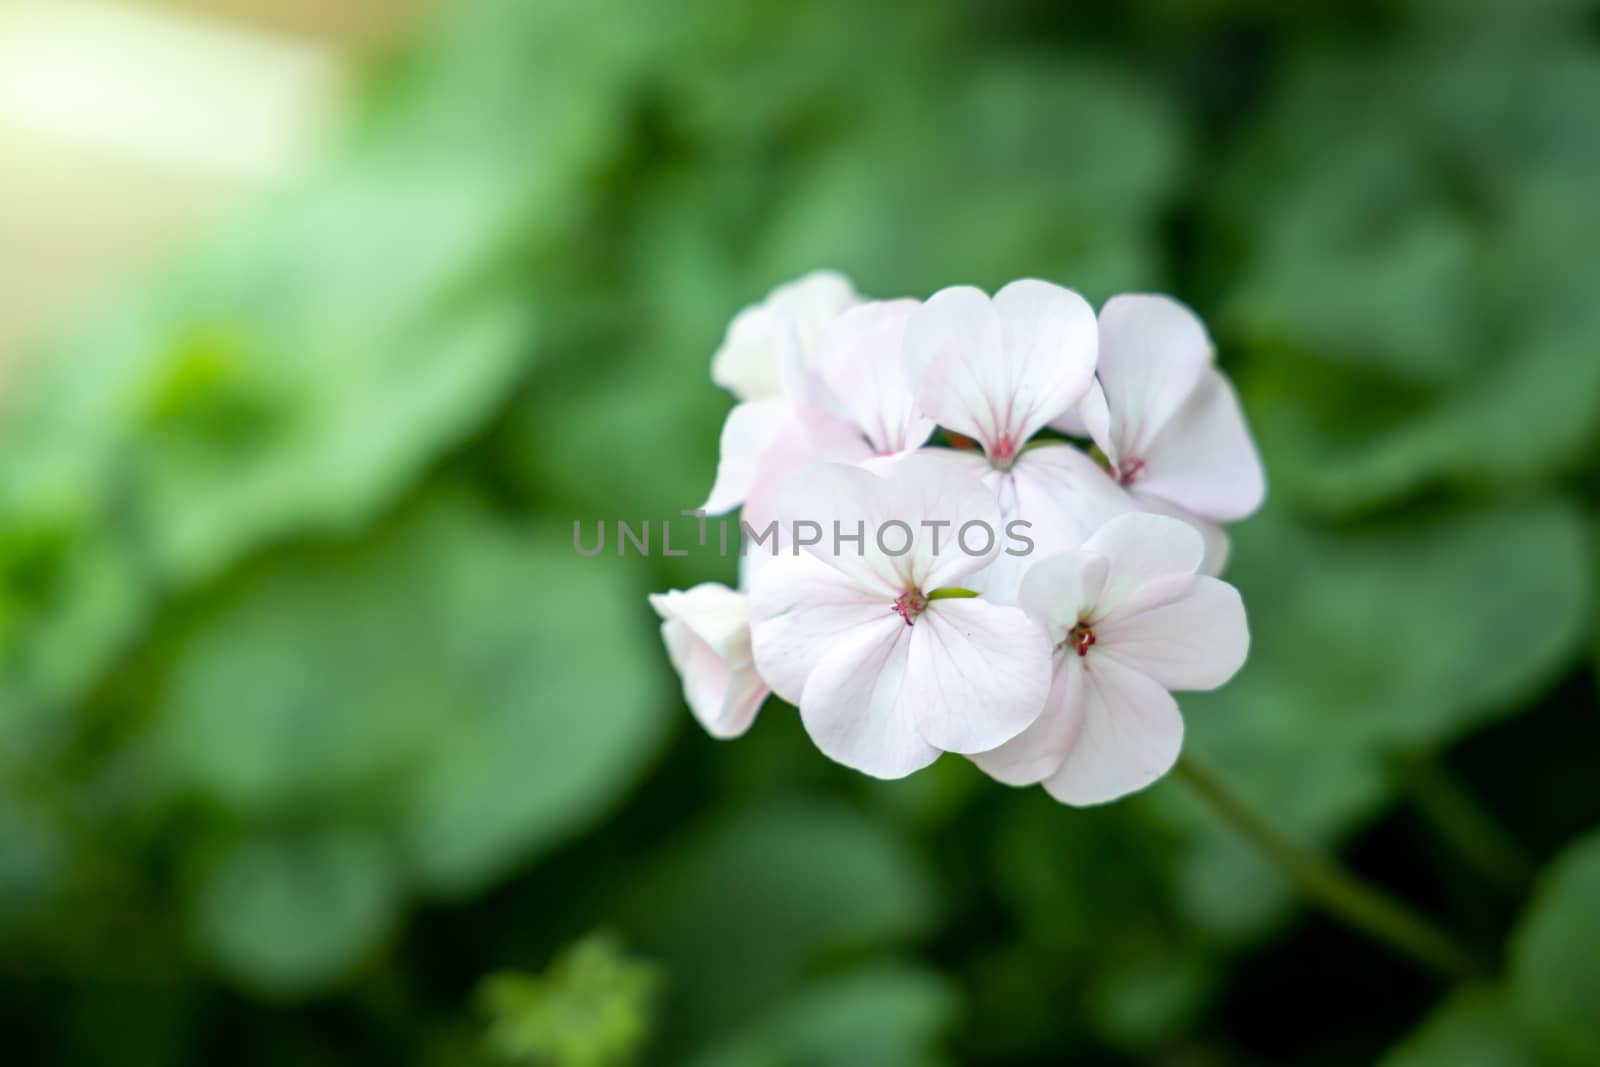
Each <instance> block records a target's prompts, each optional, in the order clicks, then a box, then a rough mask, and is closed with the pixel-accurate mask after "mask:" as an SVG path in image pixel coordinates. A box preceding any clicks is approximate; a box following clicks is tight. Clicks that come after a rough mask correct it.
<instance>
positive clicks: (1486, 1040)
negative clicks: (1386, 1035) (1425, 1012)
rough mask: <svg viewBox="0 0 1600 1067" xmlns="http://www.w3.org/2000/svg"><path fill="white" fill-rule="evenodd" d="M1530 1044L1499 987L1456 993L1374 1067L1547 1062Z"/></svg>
mask: <svg viewBox="0 0 1600 1067" xmlns="http://www.w3.org/2000/svg"><path fill="white" fill-rule="evenodd" d="M1548 1065H1549V1061H1548V1060H1546V1059H1543V1058H1541V1057H1540V1056H1538V1055H1537V1054H1536V1053H1535V1052H1534V1051H1533V1050H1532V1048H1531V1047H1530V1044H1529V1042H1528V1040H1527V1038H1526V1036H1525V1035H1523V1034H1522V1033H1521V1032H1520V1031H1519V1029H1518V1026H1517V1021H1516V1019H1515V1017H1514V1016H1513V1015H1512V1013H1511V1011H1510V1010H1509V1008H1508V1006H1507V1005H1506V998H1505V994H1504V991H1502V990H1501V989H1499V988H1480V989H1469V990H1467V991H1465V992H1463V993H1458V994H1457V995H1455V996H1454V997H1452V998H1451V999H1450V1000H1448V1001H1446V1002H1445V1004H1444V1006H1443V1007H1441V1008H1439V1009H1438V1010H1437V1011H1435V1012H1434V1013H1433V1014H1432V1015H1430V1016H1429V1017H1428V1019H1427V1021H1426V1022H1424V1023H1423V1024H1422V1026H1420V1027H1418V1028H1417V1030H1416V1032H1414V1033H1413V1034H1412V1035H1411V1036H1410V1037H1408V1038H1406V1039H1405V1040H1404V1041H1403V1042H1401V1043H1400V1045H1398V1046H1397V1047H1396V1048H1395V1049H1394V1050H1393V1051H1391V1052H1390V1053H1389V1055H1387V1056H1385V1057H1384V1059H1383V1061H1382V1063H1381V1064H1380V1065H1379V1067H1548Z"/></svg>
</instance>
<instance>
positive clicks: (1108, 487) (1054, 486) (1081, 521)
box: [983, 445, 1139, 604]
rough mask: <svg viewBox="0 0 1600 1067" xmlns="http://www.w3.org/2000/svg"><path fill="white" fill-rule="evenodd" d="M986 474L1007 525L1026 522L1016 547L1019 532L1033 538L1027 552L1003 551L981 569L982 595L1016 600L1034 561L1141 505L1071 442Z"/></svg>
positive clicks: (1030, 451)
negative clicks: (1007, 552) (985, 567)
mask: <svg viewBox="0 0 1600 1067" xmlns="http://www.w3.org/2000/svg"><path fill="white" fill-rule="evenodd" d="M986 480H987V481H989V483H990V484H991V485H994V486H995V487H996V488H997V493H998V496H999V499H1000V511H1001V518H1002V520H1003V521H1004V522H1005V524H1006V527H1007V529H1008V530H1009V529H1011V528H1012V524H1013V523H1015V522H1021V523H1025V524H1026V525H1025V526H1022V527H1017V528H1016V531H1017V533H1018V534H1019V537H1018V539H1017V543H1018V547H1021V545H1022V543H1021V540H1020V536H1026V537H1027V539H1028V540H1029V541H1031V542H1032V543H1033V547H1032V548H1031V549H1030V550H1029V551H1028V552H1027V554H1026V555H1016V556H1012V555H1006V554H1004V553H1002V555H1001V556H1000V557H998V558H997V559H996V560H995V563H994V566H992V567H991V568H990V569H989V571H988V572H987V573H986V574H985V575H984V580H983V591H984V595H985V596H987V597H989V598H990V599H992V600H995V601H997V602H999V603H1002V604H1010V603H1015V602H1016V598H1017V590H1018V588H1019V587H1020V585H1021V582H1022V576H1023V575H1024V574H1025V573H1026V572H1027V570H1028V568H1029V567H1030V566H1032V564H1033V563H1034V561H1036V560H1038V559H1039V558H1041V557H1042V556H1046V555H1050V554H1052V553H1055V552H1061V551H1065V550H1067V549H1073V548H1077V547H1078V546H1080V545H1082V544H1083V542H1084V541H1085V540H1087V539H1088V537H1089V536H1090V535H1091V534H1093V533H1094V532H1095V531H1096V530H1098V529H1099V528H1100V527H1101V526H1103V525H1105V524H1106V523H1107V522H1108V521H1110V520H1111V519H1113V518H1115V517H1116V516H1118V515H1122V514H1126V513H1128V512H1131V511H1137V510H1139V505H1138V502H1137V501H1136V500H1134V498H1133V497H1132V496H1130V495H1129V494H1128V493H1127V492H1126V491H1125V490H1124V489H1122V488H1121V487H1120V486H1118V485H1117V484H1116V483H1115V482H1113V481H1112V480H1111V477H1110V476H1109V475H1107V474H1106V472H1105V471H1104V470H1102V469H1100V467H1099V466H1098V465H1097V464H1096V463H1095V462H1094V461H1093V460H1091V459H1090V458H1089V457H1088V456H1086V455H1084V454H1083V453H1082V452H1080V451H1078V450H1077V449H1076V448H1073V447H1072V446H1071V445H1043V446H1040V447H1038V448H1030V449H1028V450H1027V451H1026V452H1024V453H1023V454H1022V455H1021V456H1020V457H1018V459H1017V462H1016V465H1015V466H1014V467H1012V468H1011V470H1009V471H1005V472H1001V471H993V470H992V469H991V475H990V477H989V478H988V479H986ZM1008 547H1009V543H1008Z"/></svg>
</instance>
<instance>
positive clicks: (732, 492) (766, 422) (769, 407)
mask: <svg viewBox="0 0 1600 1067" xmlns="http://www.w3.org/2000/svg"><path fill="white" fill-rule="evenodd" d="M787 418H788V405H786V404H784V403H783V401H781V400H760V401H746V402H745V403H742V404H735V405H734V407H733V410H732V411H730V412H728V417H727V419H726V420H725V421H724V422H723V424H722V438H721V441H720V443H719V444H718V446H717V448H718V454H717V481H716V484H715V485H713V486H712V487H711V495H710V496H708V497H706V502H705V503H704V504H701V505H700V509H701V510H702V511H704V512H705V513H706V514H707V515H721V514H722V513H723V512H725V511H731V510H732V509H734V508H736V507H738V506H739V505H740V504H742V503H743V502H744V500H745V498H746V497H748V496H749V495H750V491H751V489H752V488H753V487H754V486H755V484H756V479H757V476H758V473H759V471H760V470H761V461H762V457H763V456H764V455H765V454H766V452H767V449H768V448H770V447H771V446H772V443H773V441H774V440H776V439H777V436H778V434H779V433H780V432H781V430H782V429H783V427H784V425H785V422H786V420H787Z"/></svg>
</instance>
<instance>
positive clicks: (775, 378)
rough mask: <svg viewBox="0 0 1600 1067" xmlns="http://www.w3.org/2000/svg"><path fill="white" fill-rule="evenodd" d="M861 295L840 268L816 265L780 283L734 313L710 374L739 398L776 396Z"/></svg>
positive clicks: (790, 381)
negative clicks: (821, 337)
mask: <svg viewBox="0 0 1600 1067" xmlns="http://www.w3.org/2000/svg"><path fill="white" fill-rule="evenodd" d="M860 299H861V297H860V295H859V294H857V293H856V290H855V286H853V285H852V284H851V283H850V279H848V278H846V277H845V276H844V275H842V274H839V273H838V272H836V271H813V272H812V273H810V274H807V275H804V276H803V277H800V278H797V279H796V280H794V281H792V282H787V283H785V284H783V285H780V286H778V287H777V288H775V289H773V290H772V292H770V293H768V294H767V296H766V298H765V299H763V300H762V301H761V303H759V304H755V305H752V306H750V307H747V308H745V309H743V310H742V311H740V312H739V314H737V315H735V316H734V318H733V322H731V323H730V324H729V326H728V333H727V336H726V337H725V338H724V339H723V342H722V346H721V347H720V348H718V349H717V351H716V354H715V355H713V356H712V357H711V380H712V381H714V382H716V383H717V384H718V385H720V386H722V387H723V388H724V389H727V390H728V391H729V392H731V393H733V395H734V396H736V397H738V398H739V399H740V400H761V399H766V398H768V397H774V396H777V395H778V394H779V393H780V392H782V391H783V389H784V387H785V384H788V383H792V382H794V381H795V380H796V379H797V377H798V376H799V375H802V374H803V373H804V370H805V367H806V365H807V363H808V362H809V359H810V355H811V353H812V351H813V350H814V349H815V346H816V341H817V338H818V336H819V335H820V334H821V333H822V330H823V329H824V328H825V327H826V326H827V325H828V323H830V322H832V321H833V320H834V318H835V317H837V316H838V315H839V313H840V312H842V311H844V310H845V309H846V308H848V307H851V306H853V305H855V304H856V303H859V302H860ZM791 399H792V400H793V401H795V402H797V403H798V402H802V401H803V398H802V397H799V396H795V397H791Z"/></svg>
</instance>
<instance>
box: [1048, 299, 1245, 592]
mask: <svg viewBox="0 0 1600 1067" xmlns="http://www.w3.org/2000/svg"><path fill="white" fill-rule="evenodd" d="M1099 322H1100V361H1099V369H1098V381H1097V383H1096V384H1095V386H1094V387H1093V388H1092V389H1090V390H1089V393H1088V395H1086V396H1085V397H1084V398H1083V400H1082V402H1081V403H1080V404H1079V405H1078V407H1077V410H1076V411H1075V412H1073V413H1069V414H1067V415H1065V416H1064V417H1062V418H1060V419H1058V420H1056V422H1055V423H1054V425H1055V426H1056V428H1057V429H1060V430H1062V431H1063V432H1065V433H1071V434H1075V435H1078V436H1084V435H1087V436H1090V437H1092V438H1094V442H1095V444H1096V445H1098V446H1099V447H1100V451H1102V452H1103V453H1105V456H1106V460H1107V462H1108V463H1109V464H1110V467H1111V471H1112V474H1113V476H1114V477H1115V478H1116V479H1117V481H1118V483H1119V484H1121V485H1122V486H1123V487H1124V488H1126V489H1127V490H1128V491H1129V492H1131V493H1132V494H1133V496H1134V497H1135V499H1137V500H1138V501H1139V502H1140V504H1141V506H1143V507H1145V508H1147V509H1148V510H1152V511H1157V512H1161V513H1165V514H1171V515H1176V516H1177V517H1179V518H1182V519H1185V520H1188V521H1190V522H1191V524H1192V525H1196V526H1198V527H1201V528H1202V532H1204V533H1205V534H1206V535H1207V537H1208V538H1211V539H1216V538H1220V537H1221V532H1220V530H1216V529H1215V528H1214V527H1213V528H1209V529H1208V528H1206V527H1207V526H1208V525H1209V524H1214V523H1223V522H1233V521H1235V520H1238V519H1243V518H1246V517H1247V516H1249V515H1250V514H1252V513H1253V512H1254V511H1255V510H1256V509H1257V508H1259V507H1260V506H1261V501H1262V498H1263V497H1264V496H1265V494H1266V480H1265V476H1264V474H1263V473H1262V469H1261V459H1260V457H1259V456H1258V455H1257V454H1256V449H1255V445H1254V443H1253V442H1252V441H1251V439H1250V431H1249V430H1248V429H1247V428H1246V426H1245V421H1244V413H1243V412H1242V410H1241V409H1240V407H1239V398H1238V396H1237V395H1236V394H1235V393H1234V391H1233V386H1232V385H1231V384H1230V383H1229V382H1228V380H1227V379H1226V378H1225V377H1223V375H1222V373H1221V372H1220V371H1218V370H1217V369H1216V367H1215V366H1214V364H1213V351H1212V346H1211V339H1210V337H1209V336H1208V335H1207V333H1206V328H1205V324H1204V323H1202V322H1201V321H1200V319H1199V317H1198V316H1196V315H1195V313H1194V312H1193V311H1190V310H1189V309H1188V308H1187V307H1185V306H1184V305H1182V304H1180V303H1178V302H1177V301H1176V300H1173V299H1172V298H1170V297H1165V296H1156V295H1150V294H1142V293H1128V294H1124V295H1122V296H1115V297H1112V298H1111V299H1110V300H1108V301H1106V304H1105V307H1103V308H1101V309H1100V319H1099ZM1223 543H1224V544H1225V540H1224V541H1223ZM1208 554H1209V555H1210V556H1211V557H1213V558H1214V557H1215V556H1216V554H1217V546H1216V544H1215V543H1214V544H1213V546H1212V548H1211V551H1210V552H1209V553H1208ZM1207 569H1217V568H1214V567H1208V568H1207Z"/></svg>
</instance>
